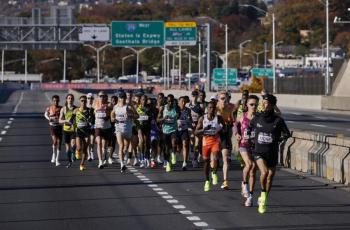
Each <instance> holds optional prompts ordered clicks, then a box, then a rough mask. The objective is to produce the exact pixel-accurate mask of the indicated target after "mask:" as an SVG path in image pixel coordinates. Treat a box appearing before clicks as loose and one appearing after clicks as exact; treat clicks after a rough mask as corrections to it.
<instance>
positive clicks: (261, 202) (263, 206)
mask: <svg viewBox="0 0 350 230" xmlns="http://www.w3.org/2000/svg"><path fill="white" fill-rule="evenodd" d="M266 201H267V200H266V192H261V195H260V197H259V208H258V212H259V213H260V214H264V213H265V212H266Z"/></svg>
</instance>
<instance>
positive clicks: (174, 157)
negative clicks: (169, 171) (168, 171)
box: [171, 153, 176, 165]
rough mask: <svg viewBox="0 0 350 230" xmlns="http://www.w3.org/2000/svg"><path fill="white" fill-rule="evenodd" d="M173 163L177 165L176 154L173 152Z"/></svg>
mask: <svg viewBox="0 0 350 230" xmlns="http://www.w3.org/2000/svg"><path fill="white" fill-rule="evenodd" d="M171 164H173V165H175V164H176V154H175V153H171Z"/></svg>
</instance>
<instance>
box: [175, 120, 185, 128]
mask: <svg viewBox="0 0 350 230" xmlns="http://www.w3.org/2000/svg"><path fill="white" fill-rule="evenodd" d="M177 125H178V126H179V129H180V130H182V129H186V128H187V121H186V120H178V121H177Z"/></svg>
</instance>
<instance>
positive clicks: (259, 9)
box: [239, 0, 328, 93]
mask: <svg viewBox="0 0 350 230" xmlns="http://www.w3.org/2000/svg"><path fill="white" fill-rule="evenodd" d="M327 1H328V0H327ZM239 6H240V7H252V8H254V9H255V10H256V11H258V12H261V13H263V14H265V15H266V16H268V12H267V11H266V10H263V9H261V8H259V7H256V6H254V5H249V4H240V5H239ZM275 22H276V20H275V13H272V59H273V64H272V69H273V71H272V72H273V93H277V85H276V52H275V48H276V44H275V42H276V31H275ZM265 65H266V64H265ZM265 67H266V66H265Z"/></svg>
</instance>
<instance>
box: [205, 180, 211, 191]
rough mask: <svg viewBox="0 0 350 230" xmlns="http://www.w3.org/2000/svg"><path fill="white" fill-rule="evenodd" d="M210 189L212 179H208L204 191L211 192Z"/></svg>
mask: <svg viewBox="0 0 350 230" xmlns="http://www.w3.org/2000/svg"><path fill="white" fill-rule="evenodd" d="M209 190H210V181H208V180H206V181H205V184H204V192H209Z"/></svg>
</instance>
